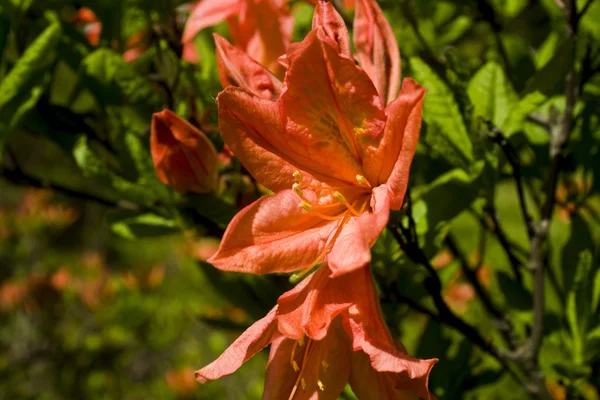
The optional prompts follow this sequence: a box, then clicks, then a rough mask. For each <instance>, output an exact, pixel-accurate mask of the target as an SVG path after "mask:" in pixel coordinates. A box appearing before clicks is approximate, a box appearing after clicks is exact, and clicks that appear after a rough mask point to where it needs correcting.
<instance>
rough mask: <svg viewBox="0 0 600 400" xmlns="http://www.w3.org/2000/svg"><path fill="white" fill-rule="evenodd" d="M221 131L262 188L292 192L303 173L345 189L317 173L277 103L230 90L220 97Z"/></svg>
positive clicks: (315, 181) (309, 178)
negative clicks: (285, 126)
mask: <svg viewBox="0 0 600 400" xmlns="http://www.w3.org/2000/svg"><path fill="white" fill-rule="evenodd" d="M217 102H218V103H219V128H220V130H221V136H222V137H223V140H224V141H225V143H226V144H227V146H229V148H230V149H231V151H232V152H233V154H235V155H236V157H238V158H239V159H240V161H241V162H242V164H243V165H244V167H246V169H247V170H248V171H249V172H250V174H252V176H253V177H254V178H255V179H256V180H257V181H258V182H259V183H261V184H262V185H264V186H266V187H267V188H269V189H271V190H273V191H275V192H277V191H280V190H283V189H289V188H291V187H292V185H293V184H294V183H296V179H295V178H294V177H293V173H294V172H295V171H297V170H299V171H300V172H301V173H302V175H303V179H304V181H305V182H306V183H307V184H315V185H320V184H321V181H326V182H327V183H328V184H329V185H331V186H341V185H342V184H343V183H342V182H340V181H336V180H332V179H331V178H329V177H327V176H326V175H322V174H319V173H318V172H313V171H312V169H314V165H313V163H312V159H311V158H310V157H309V155H307V154H305V153H306V152H305V149H304V147H303V146H302V145H301V144H300V143H299V142H298V141H297V140H295V139H294V138H291V137H287V136H286V135H285V132H284V130H283V127H282V124H281V120H280V117H279V115H280V114H279V110H278V107H277V103H275V102H272V101H268V100H264V99H260V98H258V97H255V96H253V95H251V94H250V93H248V92H246V91H244V90H242V89H240V88H237V87H231V86H230V87H228V88H226V89H225V90H224V91H222V92H221V93H220V94H219V96H218V97H217Z"/></svg>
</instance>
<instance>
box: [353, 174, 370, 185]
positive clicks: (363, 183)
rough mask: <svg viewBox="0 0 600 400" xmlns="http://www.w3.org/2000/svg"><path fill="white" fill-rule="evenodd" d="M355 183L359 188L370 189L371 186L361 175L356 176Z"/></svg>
mask: <svg viewBox="0 0 600 400" xmlns="http://www.w3.org/2000/svg"><path fill="white" fill-rule="evenodd" d="M356 182H358V184H359V185H360V186H364V187H368V188H370V187H371V184H370V183H369V181H368V180H367V178H365V177H364V176H362V175H356Z"/></svg>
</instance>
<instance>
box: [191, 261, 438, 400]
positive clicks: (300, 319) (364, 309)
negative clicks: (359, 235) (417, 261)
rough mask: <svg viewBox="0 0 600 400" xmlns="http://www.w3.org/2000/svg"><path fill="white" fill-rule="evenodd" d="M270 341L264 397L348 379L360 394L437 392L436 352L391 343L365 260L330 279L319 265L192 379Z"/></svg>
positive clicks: (227, 368) (234, 364)
mask: <svg viewBox="0 0 600 400" xmlns="http://www.w3.org/2000/svg"><path fill="white" fill-rule="evenodd" d="M269 344H272V346H271V352H270V356H269V364H268V366H267V373H266V382H265V391H264V395H263V399H277V400H280V399H309V398H311V399H312V398H317V397H318V398H319V399H337V398H338V395H339V394H340V393H341V392H342V390H343V389H344V386H345V385H346V382H349V383H350V385H351V386H352V389H353V390H354V392H355V393H356V395H357V396H358V397H359V398H370V399H396V398H417V396H418V397H421V398H424V399H433V398H434V396H433V395H432V394H430V393H429V390H428V389H427V381H428V377H429V372H430V370H431V368H432V367H433V365H434V364H435V363H436V362H437V360H436V359H431V360H418V359H414V358H412V357H409V356H408V355H407V354H406V351H405V350H404V349H403V348H401V349H397V348H396V346H395V345H394V342H393V340H392V338H391V336H390V333H389V331H388V330H387V327H386V326H385V323H384V322H383V317H382V315H381V311H380V309H379V303H378V299H377V294H376V291H375V287H374V285H373V281H372V278H371V273H370V268H368V267H366V268H361V269H359V270H357V271H355V272H353V273H351V274H347V275H344V276H342V277H339V278H333V279H332V278H330V276H329V271H328V269H327V268H326V267H324V268H321V269H320V270H318V271H317V272H315V273H314V274H313V275H312V276H310V277H309V278H307V279H306V280H305V281H304V282H302V283H301V284H299V285H298V286H297V287H296V288H294V289H293V290H291V291H290V292H287V293H285V294H284V295H283V296H281V297H280V298H279V301H278V305H277V306H276V307H275V308H273V309H272V310H271V311H270V312H269V314H267V316H266V317H264V318H263V319H261V320H259V321H257V322H256V323H255V324H254V325H252V326H251V327H250V328H249V329H248V330H247V331H246V332H244V333H243V334H242V335H241V336H240V337H239V338H238V339H237V340H236V341H235V342H234V343H233V344H232V345H231V346H230V347H229V348H228V349H227V350H225V352H224V353H223V354H222V355H221V356H220V357H219V358H218V359H217V360H216V361H214V362H213V363H211V364H209V365H208V366H206V367H204V368H202V369H201V370H199V371H196V379H197V380H198V381H199V382H201V383H206V382H208V381H211V380H215V379H219V378H220V377H222V376H225V375H228V374H231V373H233V372H235V371H236V370H237V369H238V368H239V367H240V366H241V365H242V364H243V363H244V362H245V361H246V360H248V359H249V358H251V357H252V356H254V354H256V353H258V352H259V351H260V350H261V349H263V348H264V347H266V346H267V345H269Z"/></svg>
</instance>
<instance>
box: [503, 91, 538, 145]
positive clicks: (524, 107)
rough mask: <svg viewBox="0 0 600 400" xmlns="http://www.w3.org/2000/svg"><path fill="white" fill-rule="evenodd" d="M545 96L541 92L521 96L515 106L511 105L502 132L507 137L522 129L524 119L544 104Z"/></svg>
mask: <svg viewBox="0 0 600 400" xmlns="http://www.w3.org/2000/svg"><path fill="white" fill-rule="evenodd" d="M546 100H547V97H546V96H545V95H544V94H542V93H541V92H533V93H529V94H528V95H526V96H525V97H524V98H522V99H521V100H520V101H519V102H518V103H517V104H516V105H515V106H513V107H512V109H511V110H510V112H509V114H508V118H507V119H506V121H505V122H504V134H505V135H506V136H507V137H510V136H512V135H514V134H515V133H517V132H520V131H521V130H523V127H524V125H525V121H526V120H527V117H528V116H529V114H531V113H532V112H534V111H535V110H537V109H538V108H540V107H541V105H542V104H544V103H545V102H546Z"/></svg>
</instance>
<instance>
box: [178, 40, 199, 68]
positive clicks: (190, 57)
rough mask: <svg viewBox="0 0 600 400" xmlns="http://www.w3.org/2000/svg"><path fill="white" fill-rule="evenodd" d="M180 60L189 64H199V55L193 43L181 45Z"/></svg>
mask: <svg viewBox="0 0 600 400" xmlns="http://www.w3.org/2000/svg"><path fill="white" fill-rule="evenodd" d="M181 58H182V59H183V60H184V61H185V62H188V63H190V64H198V63H199V62H200V54H198V50H197V49H196V43H194V41H191V42H186V43H184V44H183V50H182V52H181Z"/></svg>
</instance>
